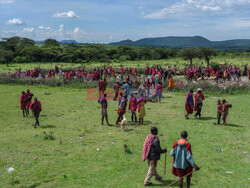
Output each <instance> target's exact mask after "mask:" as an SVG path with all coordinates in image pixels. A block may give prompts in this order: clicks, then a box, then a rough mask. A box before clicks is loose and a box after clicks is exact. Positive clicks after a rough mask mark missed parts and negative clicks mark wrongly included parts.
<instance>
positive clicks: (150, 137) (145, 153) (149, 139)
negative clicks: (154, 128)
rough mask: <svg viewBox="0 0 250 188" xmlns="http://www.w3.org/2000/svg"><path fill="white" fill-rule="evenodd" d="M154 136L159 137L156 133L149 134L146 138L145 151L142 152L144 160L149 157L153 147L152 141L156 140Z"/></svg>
mask: <svg viewBox="0 0 250 188" xmlns="http://www.w3.org/2000/svg"><path fill="white" fill-rule="evenodd" d="M154 138H158V137H157V136H155V135H152V134H149V135H148V136H147V138H146V139H145V142H144V145H143V152H142V161H143V162H144V161H145V160H146V159H147V158H148V154H149V151H150V148H151V142H152V141H153V140H154Z"/></svg>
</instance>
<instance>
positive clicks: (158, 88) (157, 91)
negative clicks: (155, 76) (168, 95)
mask: <svg viewBox="0 0 250 188" xmlns="http://www.w3.org/2000/svg"><path fill="white" fill-rule="evenodd" d="M158 98H159V102H161V98H162V85H161V82H160V81H158V84H157V85H156V88H155V101H156V102H158Z"/></svg>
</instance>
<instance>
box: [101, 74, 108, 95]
mask: <svg viewBox="0 0 250 188" xmlns="http://www.w3.org/2000/svg"><path fill="white" fill-rule="evenodd" d="M107 84H108V83H107V80H106V78H104V80H103V82H102V95H104V93H105V91H106V87H107Z"/></svg>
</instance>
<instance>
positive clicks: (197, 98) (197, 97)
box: [194, 92, 205, 111]
mask: <svg viewBox="0 0 250 188" xmlns="http://www.w3.org/2000/svg"><path fill="white" fill-rule="evenodd" d="M200 97H201V98H202V100H204V99H205V97H204V94H203V93H202V92H201V93H200V94H199V93H198V92H197V93H195V95H194V99H195V106H194V111H197V101H198V100H199V98H200Z"/></svg>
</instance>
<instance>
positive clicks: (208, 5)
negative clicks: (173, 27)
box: [142, 0, 250, 19]
mask: <svg viewBox="0 0 250 188" xmlns="http://www.w3.org/2000/svg"><path fill="white" fill-rule="evenodd" d="M246 5H247V6H249V7H250V0H181V1H178V2H176V3H174V4H172V5H171V6H169V7H165V8H162V9H159V10H156V11H154V12H151V13H148V14H145V15H142V16H143V17H144V18H148V19H163V18H169V17H176V16H197V15H211V14H226V13H235V7H241V8H246Z"/></svg>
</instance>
